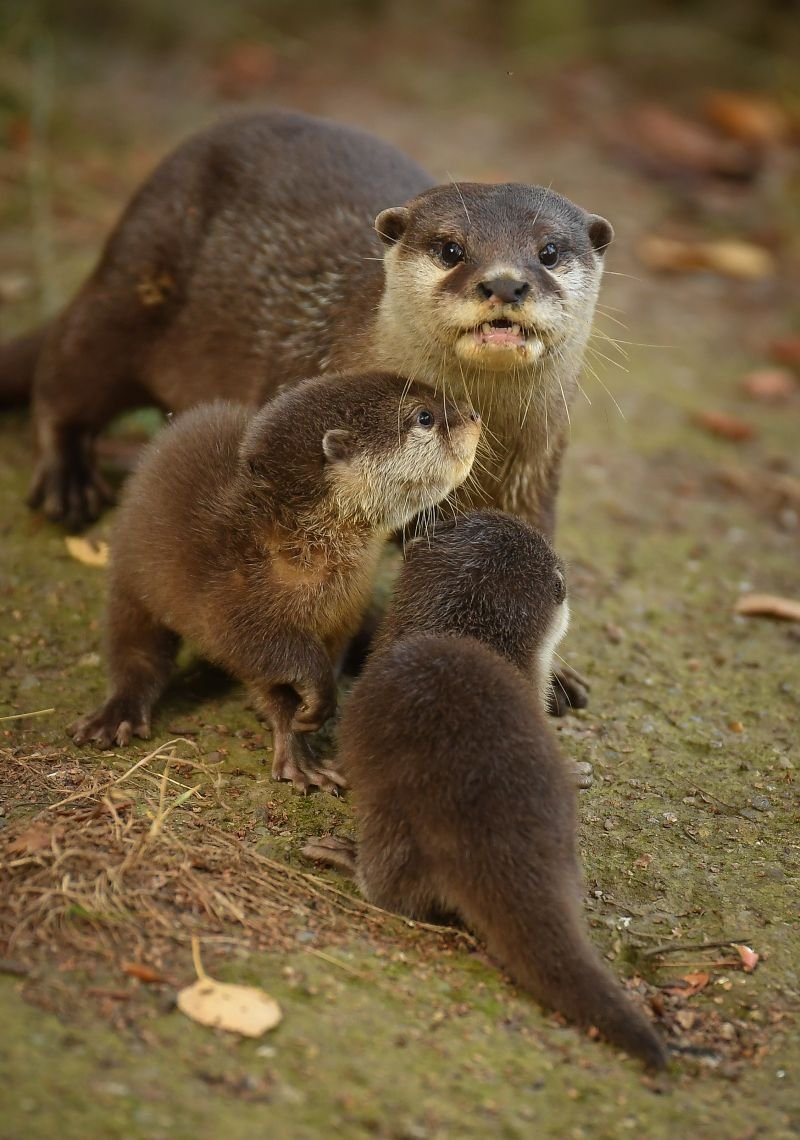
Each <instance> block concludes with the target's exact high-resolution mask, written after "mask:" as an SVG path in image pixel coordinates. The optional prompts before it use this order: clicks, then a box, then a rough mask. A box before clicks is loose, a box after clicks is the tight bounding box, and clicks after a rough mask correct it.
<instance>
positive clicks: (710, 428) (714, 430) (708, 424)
mask: <svg viewBox="0 0 800 1140" xmlns="http://www.w3.org/2000/svg"><path fill="white" fill-rule="evenodd" d="M692 421H693V422H694V423H695V424H697V426H698V427H701V428H703V430H704V431H707V432H709V434H711V435H717V436H719V437H720V439H729V440H731V441H732V442H733V443H744V442H745V441H746V440H748V439H752V438H753V436H754V435H755V431H754V429H753V427H752V425H751V424H748V423H746V422H745V421H744V420H740V419H737V418H736V417H735V416H729V415H726V414H725V413H724V412H695V413H694V415H693V416H692Z"/></svg>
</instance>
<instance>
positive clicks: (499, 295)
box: [478, 276, 531, 305]
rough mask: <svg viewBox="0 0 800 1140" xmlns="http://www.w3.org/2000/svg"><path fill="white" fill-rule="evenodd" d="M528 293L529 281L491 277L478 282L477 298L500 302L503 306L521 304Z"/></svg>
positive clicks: (529, 288)
mask: <svg viewBox="0 0 800 1140" xmlns="http://www.w3.org/2000/svg"><path fill="white" fill-rule="evenodd" d="M530 291H531V284H530V281H521V280H520V279H519V278H517V277H508V276H507V277H493V278H491V280H488V281H479V282H478V296H479V297H480V298H481V300H482V301H492V300H495V301H501V302H502V303H503V304H504V305H519V304H521V303H522V302H523V301H524V300H525V298H526V297H527V296H528V294H529V293H530Z"/></svg>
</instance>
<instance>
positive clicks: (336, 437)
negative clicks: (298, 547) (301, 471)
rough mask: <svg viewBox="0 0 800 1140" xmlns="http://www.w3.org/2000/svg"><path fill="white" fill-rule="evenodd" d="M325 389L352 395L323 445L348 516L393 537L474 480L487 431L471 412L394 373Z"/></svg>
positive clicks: (344, 380) (339, 504)
mask: <svg viewBox="0 0 800 1140" xmlns="http://www.w3.org/2000/svg"><path fill="white" fill-rule="evenodd" d="M325 384H326V388H327V391H330V385H331V384H333V385H336V384H342V385H343V387H344V388H346V389H348V393H349V399H345V400H344V401H342V403H341V404H340V407H339V412H338V420H337V422H336V423H335V426H332V427H329V428H328V429H327V430H326V432H325V434H324V436H323V438H322V450H323V453H324V456H325V460H326V463H327V478H328V484H329V486H330V488H331V490H332V491H333V494H334V496H335V498H336V502H337V507H338V509H339V510H340V511H341V512H342V514H343V515H344V516H347V515H353V516H358V515H361V516H366V517H367V519H368V520H369V522H370V525H371V526H373V527H374V528H375V529H377V530H381V531H385V532H386V533H391V532H392V531H394V530H399V529H400V528H402V527H403V526H405V525H406V524H407V523H408V522H410V521H411V520H412V519H413V518H414V517H415V516H416V515H418V514H419V513H420V512H422V511H426V510H428V509H430V508H432V507H435V506H436V505H437V504H438V503H440V502H441V501H442V500H443V499H445V498H446V497H447V495H449V494H450V492H451V491H453V490H455V488H456V487H458V486H459V485H460V484H461V483H463V481H464V480H465V479H466V478H467V476H468V475H469V472H470V469H471V467H472V461H473V459H474V458H475V450H476V448H477V445H478V439H479V437H480V430H481V428H480V417H479V416H478V414H477V412H475V411H474V410H472V409H471V408H470V407H468V406H466V405H465V404H463V403H458V402H456V401H454V400H452V399H448V398H445V397H444V396H443V395H441V394H439V393H436V392H435V391H434V390H433V389H432V388H429V387H428V386H427V385H425V384H420V383H415V382H412V381H409V380H406V379H404V378H403V377H401V376H397V375H395V374H393V373H376V374H373V375H368V376H363V375H362V376H358V377H346V378H345V377H342V378H334V379H333V380H331V379H327V380H326V381H325Z"/></svg>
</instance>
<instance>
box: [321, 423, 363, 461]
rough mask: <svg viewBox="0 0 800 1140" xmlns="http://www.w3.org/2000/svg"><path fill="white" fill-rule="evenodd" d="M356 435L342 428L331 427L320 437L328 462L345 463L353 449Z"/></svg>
mask: <svg viewBox="0 0 800 1140" xmlns="http://www.w3.org/2000/svg"><path fill="white" fill-rule="evenodd" d="M355 442H356V437H355V436H354V435H353V433H352V432H351V431H345V430H344V429H343V428H331V430H330V431H326V432H325V435H324V436H323V437H322V450H323V451H324V452H325V458H326V459H327V460H328V462H329V463H346V462H347V461H348V459H350V458H351V457H352V455H353V452H354V451H355Z"/></svg>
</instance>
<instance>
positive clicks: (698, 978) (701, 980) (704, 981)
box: [681, 973, 711, 994]
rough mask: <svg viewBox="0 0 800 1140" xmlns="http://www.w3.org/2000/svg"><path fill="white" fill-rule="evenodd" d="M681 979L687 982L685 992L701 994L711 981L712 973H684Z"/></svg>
mask: <svg viewBox="0 0 800 1140" xmlns="http://www.w3.org/2000/svg"><path fill="white" fill-rule="evenodd" d="M681 980H682V981H684V982H686V983H687V988H686V989H685V990H684V991H683V992H684V993H685V994H699V993H700V991H701V990H704V989H705V988H706V986H707V985H708V983H709V982H710V981H711V975H710V974H706V973H699V974H684V975H683V978H682V979H681Z"/></svg>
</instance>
